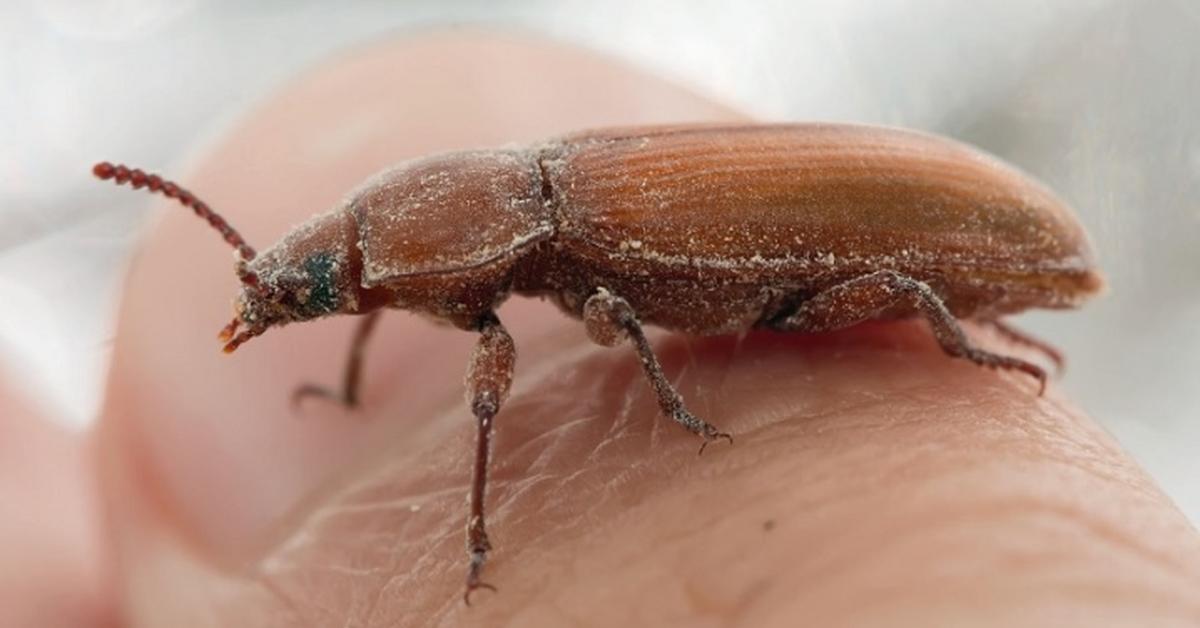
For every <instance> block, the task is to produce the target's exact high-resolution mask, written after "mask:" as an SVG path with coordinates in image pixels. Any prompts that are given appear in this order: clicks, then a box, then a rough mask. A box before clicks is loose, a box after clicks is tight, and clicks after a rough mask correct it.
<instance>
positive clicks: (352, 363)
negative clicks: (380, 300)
mask: <svg viewBox="0 0 1200 628" xmlns="http://www.w3.org/2000/svg"><path fill="white" fill-rule="evenodd" d="M381 313H383V310H375V311H374V312H371V313H369V314H366V315H364V316H363V317H362V318H361V319H360V320H359V321H358V327H355V328H354V338H353V339H352V340H351V341H350V355H349V356H348V357H347V358H346V368H345V370H343V371H342V389H341V390H340V391H338V390H333V389H330V388H326V387H325V386H320V385H318V384H302V385H300V386H298V387H297V388H296V390H295V391H294V392H292V405H293V406H295V405H299V404H300V402H301V401H303V400H304V399H305V398H307V397H322V398H324V399H329V400H330V401H334V402H337V403H340V404H342V405H343V406H346V407H347V408H353V407H355V406H357V405H358V389H359V386H360V384H359V382H360V381H361V379H360V374H361V373H362V362H363V356H364V355H365V354H366V346H367V339H368V338H370V337H371V331H372V330H373V329H375V323H376V321H378V320H379V315H380V314H381Z"/></svg>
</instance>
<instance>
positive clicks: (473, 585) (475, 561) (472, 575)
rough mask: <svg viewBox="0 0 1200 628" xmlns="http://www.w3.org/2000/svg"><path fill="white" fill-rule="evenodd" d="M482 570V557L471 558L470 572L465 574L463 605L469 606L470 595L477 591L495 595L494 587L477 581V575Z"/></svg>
mask: <svg viewBox="0 0 1200 628" xmlns="http://www.w3.org/2000/svg"><path fill="white" fill-rule="evenodd" d="M482 570H483V558H482V556H479V557H476V556H472V557H471V567H470V570H469V571H468V572H467V590H466V591H463V603H464V604H466V605H467V606H470V605H471V594H472V593H474V592H475V591H477V590H479V589H487V590H488V591H491V592H493V593H495V592H496V591H497V589H496V587H494V586H492V585H490V584H488V583H486V582H484V581H482V580H480V579H479V573H480V572H481V571H482Z"/></svg>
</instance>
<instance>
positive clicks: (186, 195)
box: [92, 161, 259, 288]
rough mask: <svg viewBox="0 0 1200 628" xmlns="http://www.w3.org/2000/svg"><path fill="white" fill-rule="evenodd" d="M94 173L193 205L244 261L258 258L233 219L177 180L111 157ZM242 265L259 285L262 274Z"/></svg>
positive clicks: (244, 276)
mask: <svg viewBox="0 0 1200 628" xmlns="http://www.w3.org/2000/svg"><path fill="white" fill-rule="evenodd" d="M92 174H94V175H96V177H97V178H99V179H103V180H105V181H107V180H109V179H111V180H112V181H113V183H116V184H117V185H123V184H125V183H128V184H129V185H130V187H132V188H133V189H135V190H136V189H139V188H143V187H144V188H146V189H147V190H149V191H151V192H159V193H161V194H162V195H163V196H166V197H167V198H173V199H175V200H177V201H179V202H180V203H181V204H182V205H183V206H184V207H190V208H191V209H192V211H193V212H196V215H197V216H199V217H201V218H203V219H204V220H206V221H208V224H210V225H212V227H213V229H216V230H217V231H218V232H219V233H220V234H221V237H223V238H225V241H226V242H228V243H229V245H230V246H232V247H233V248H235V249H237V252H238V255H241V257H242V260H243V261H245V262H249V261H250V260H252V259H254V256H255V252H254V247H252V246H250V245H249V244H246V241H245V240H244V239H242V235H241V234H240V233H238V232H237V230H236V229H234V228H233V227H231V226H229V223H227V222H225V219H224V218H222V217H221V215H220V214H218V213H216V212H214V211H213V210H212V209H211V208H209V206H208V205H207V204H206V203H205V202H204V201H202V200H200V199H198V198H196V195H194V194H192V193H191V192H189V191H187V190H185V189H183V188H182V187H180V186H179V185H178V184H176V183H174V182H173V181H168V180H166V179H163V178H162V177H160V176H158V175H156V174H147V173H145V172H143V171H142V170H139V169H138V168H129V167H127V166H125V165H123V164H115V165H114V164H111V163H109V162H107V161H102V162H100V163H98V164H96V165H95V166H93V167H92ZM238 266H239V268H238V277H239V278H240V279H241V280H242V283H244V284H247V285H249V286H252V287H255V288H257V287H258V286H259V282H258V275H255V274H254V273H253V272H252V271H250V270H249V269H247V268H246V267H245V264H239V265H238Z"/></svg>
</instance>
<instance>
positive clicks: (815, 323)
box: [765, 270, 1046, 395]
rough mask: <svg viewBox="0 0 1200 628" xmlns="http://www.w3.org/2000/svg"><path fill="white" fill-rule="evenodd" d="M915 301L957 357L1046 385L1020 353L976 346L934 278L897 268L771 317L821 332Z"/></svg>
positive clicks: (783, 326) (781, 325) (782, 325)
mask: <svg viewBox="0 0 1200 628" xmlns="http://www.w3.org/2000/svg"><path fill="white" fill-rule="evenodd" d="M902 303H911V304H912V305H913V306H915V307H916V308H917V310H918V311H919V312H921V313H922V314H923V315H924V316H925V318H926V320H928V321H929V325H930V327H932V328H933V335H934V337H936V338H937V341H938V344H940V345H941V346H942V350H943V351H945V352H946V353H947V354H949V355H951V356H953V357H961V358H966V359H968V360H970V361H972V362H974V363H976V364H979V365H980V366H988V367H992V368H1001V369H1012V370H1018V371H1022V372H1024V373H1028V374H1029V375H1032V376H1033V377H1035V378H1037V380H1038V383H1039V385H1040V386H1041V388H1040V390H1039V392H1038V394H1039V395H1040V394H1041V393H1042V392H1044V391H1045V389H1046V372H1045V371H1043V370H1042V369H1041V367H1038V366H1037V365H1035V364H1031V363H1029V362H1026V361H1025V360H1022V359H1020V358H1014V357H1011V356H1006V355H999V354H996V353H992V352H990V351H984V350H983V349H979V348H976V347H975V346H973V345H972V344H971V343H970V341H968V340H967V336H966V334H964V333H963V330H962V327H960V326H959V324H958V321H957V320H955V318H954V315H952V314H951V313H950V311H949V310H947V309H946V305H945V304H944V303H942V300H941V299H940V298H939V297H938V296H937V294H935V293H934V291H933V289H932V288H930V287H929V284H927V283H925V282H923V281H918V280H916V279H913V278H912V277H908V276H906V275H902V274H900V273H898V272H895V271H891V270H881V271H877V272H873V273H871V274H869V275H863V276H862V277H856V278H854V279H851V280H849V281H846V282H844V283H841V284H838V285H836V286H834V287H832V288H829V289H827V290H825V291H824V292H820V293H818V294H816V295H815V296H813V297H812V298H809V299H807V300H805V301H802V302H801V303H800V304H799V305H798V306H797V307H796V309H795V311H793V312H790V313H787V314H785V315H783V316H781V317H778V318H775V319H774V320H771V321H770V322H768V323H766V325H765V326H766V327H769V328H771V329H777V330H780V331H803V332H818V331H829V330H834V329H841V328H843V327H849V326H851V325H854V324H856V323H860V322H862V321H865V320H869V319H872V318H875V317H876V316H878V315H879V314H880V313H882V312H884V311H886V310H887V309H889V308H891V307H893V306H895V305H898V304H902Z"/></svg>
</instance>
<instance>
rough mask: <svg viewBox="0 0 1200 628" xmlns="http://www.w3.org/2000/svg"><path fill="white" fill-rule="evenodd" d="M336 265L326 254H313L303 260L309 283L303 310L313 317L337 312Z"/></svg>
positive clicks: (330, 255)
mask: <svg viewBox="0 0 1200 628" xmlns="http://www.w3.org/2000/svg"><path fill="white" fill-rule="evenodd" d="M336 267H337V264H336V263H335V262H334V259H333V255H332V254H330V253H328V252H322V253H314V254H312V255H310V256H308V259H306V260H304V272H306V273H307V274H308V279H309V281H311V282H312V283H311V286H310V290H309V293H308V302H306V303H305V304H304V309H306V310H308V312H309V313H310V314H312V315H313V316H320V315H322V314H329V313H331V312H334V311H336V310H337V307H338V290H337V279H338V278H337V272H336Z"/></svg>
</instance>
